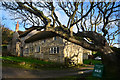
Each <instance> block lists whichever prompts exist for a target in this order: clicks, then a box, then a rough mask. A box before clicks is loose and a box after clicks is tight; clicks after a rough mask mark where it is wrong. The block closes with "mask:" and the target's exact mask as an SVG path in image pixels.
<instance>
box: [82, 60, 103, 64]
mask: <svg viewBox="0 0 120 80" xmlns="http://www.w3.org/2000/svg"><path fill="white" fill-rule="evenodd" d="M90 62H91V63H92V65H95V64H101V63H102V61H100V60H91V59H88V60H83V63H84V64H90Z"/></svg>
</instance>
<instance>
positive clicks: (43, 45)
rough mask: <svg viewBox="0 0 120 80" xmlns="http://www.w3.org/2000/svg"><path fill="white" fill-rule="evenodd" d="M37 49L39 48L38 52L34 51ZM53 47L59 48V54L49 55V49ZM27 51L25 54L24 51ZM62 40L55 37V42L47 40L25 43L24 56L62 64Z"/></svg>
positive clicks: (50, 39) (52, 39) (51, 39)
mask: <svg viewBox="0 0 120 80" xmlns="http://www.w3.org/2000/svg"><path fill="white" fill-rule="evenodd" d="M37 47H40V51H38V52H36V51H35V50H36V49H37ZM53 47H59V53H55V54H52V53H50V49H51V48H53ZM27 48H28V49H29V50H28V52H26V50H25V49H27ZM63 48H64V44H63V39H62V38H60V37H56V40H54V38H48V39H43V40H38V41H35V42H33V43H27V44H26V45H25V47H24V52H23V53H24V56H31V57H36V58H41V59H44V60H50V61H55V62H56V61H57V62H61V63H62V62H64V61H63V60H64V59H63Z"/></svg>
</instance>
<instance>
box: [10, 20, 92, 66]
mask: <svg viewBox="0 0 120 80" xmlns="http://www.w3.org/2000/svg"><path fill="white" fill-rule="evenodd" d="M18 28H19V24H18V22H17V25H16V31H15V32H14V35H13V40H12V47H11V48H12V49H11V51H12V53H13V55H17V56H31V57H35V58H40V59H44V60H48V61H55V62H60V63H64V62H65V60H66V58H67V59H69V60H70V61H71V62H72V63H73V64H83V59H88V54H89V55H91V53H92V52H91V51H90V50H87V49H84V48H82V47H81V46H79V45H76V44H74V43H71V42H69V41H67V40H65V39H63V38H61V37H59V36H58V35H57V34H56V33H54V32H51V31H49V29H50V28H47V29H46V31H37V27H31V28H29V29H28V30H26V31H24V32H22V31H19V30H18Z"/></svg>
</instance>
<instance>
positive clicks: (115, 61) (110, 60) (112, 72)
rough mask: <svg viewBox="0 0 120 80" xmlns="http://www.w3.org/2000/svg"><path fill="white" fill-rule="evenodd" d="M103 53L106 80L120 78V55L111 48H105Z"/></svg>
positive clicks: (102, 50)
mask: <svg viewBox="0 0 120 80" xmlns="http://www.w3.org/2000/svg"><path fill="white" fill-rule="evenodd" d="M101 52H102V53H103V54H102V63H103V64H104V73H103V78H105V80H111V79H115V78H120V54H118V53H115V52H114V51H112V49H111V48H110V47H109V46H104V47H103V49H101Z"/></svg>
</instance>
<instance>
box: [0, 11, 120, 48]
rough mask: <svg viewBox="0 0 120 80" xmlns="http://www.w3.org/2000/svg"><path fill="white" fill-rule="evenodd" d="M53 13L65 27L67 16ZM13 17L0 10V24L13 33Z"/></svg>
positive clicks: (14, 24) (60, 12)
mask: <svg viewBox="0 0 120 80" xmlns="http://www.w3.org/2000/svg"><path fill="white" fill-rule="evenodd" d="M55 13H56V14H57V15H58V18H59V20H60V22H62V23H63V24H64V25H67V20H68V17H67V15H65V14H64V13H63V11H55ZM14 16H15V15H14ZM14 16H13V15H11V14H10V13H9V11H5V10H0V22H1V24H2V25H4V26H5V27H7V28H9V29H10V30H13V31H15V27H16V23H17V20H11V18H14ZM19 22H20V21H19ZM29 27H31V26H29ZM19 30H20V31H25V29H24V27H23V24H19ZM76 31H77V29H76V28H75V27H74V32H76ZM117 40H118V36H117V38H116V40H115V42H117ZM115 46H116V47H120V46H118V45H115Z"/></svg>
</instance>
